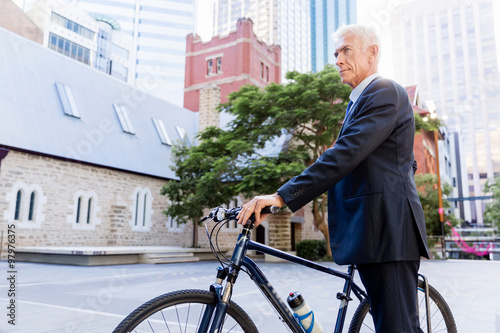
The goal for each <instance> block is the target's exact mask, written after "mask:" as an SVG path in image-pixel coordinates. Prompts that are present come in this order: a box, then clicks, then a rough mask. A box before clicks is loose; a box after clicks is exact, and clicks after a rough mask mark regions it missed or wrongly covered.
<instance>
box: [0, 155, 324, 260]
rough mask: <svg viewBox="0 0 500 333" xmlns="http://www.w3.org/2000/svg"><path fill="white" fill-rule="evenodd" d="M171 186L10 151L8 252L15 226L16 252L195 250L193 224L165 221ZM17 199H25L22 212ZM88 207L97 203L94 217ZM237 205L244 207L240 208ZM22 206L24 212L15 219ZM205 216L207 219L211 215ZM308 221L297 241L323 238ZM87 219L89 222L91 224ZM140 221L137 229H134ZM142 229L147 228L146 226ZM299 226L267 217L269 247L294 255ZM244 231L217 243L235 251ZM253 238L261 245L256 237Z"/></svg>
mask: <svg viewBox="0 0 500 333" xmlns="http://www.w3.org/2000/svg"><path fill="white" fill-rule="evenodd" d="M166 182H167V180H165V179H160V178H155V177H148V176H144V175H138V174H134V173H130V172H124V171H119V170H112V169H109V168H104V167H98V166H92V165H87V164H81V163H76V162H72V161H66V160H60V159H55V158H52V157H46V156H40V155H35V154H30V153H26V152H19V151H15V150H11V151H9V153H8V154H7V156H6V157H5V158H4V159H3V160H2V161H1V165H0V212H1V213H0V230H3V232H4V239H3V245H4V247H5V244H6V243H5V240H6V235H7V225H8V224H15V225H16V247H26V246H39V247H57V246H63V247H71V246H181V247H191V246H192V238H193V226H192V224H186V225H179V226H178V225H177V223H176V222H175V221H172V220H171V219H170V218H169V217H167V216H166V215H165V214H163V210H164V209H165V207H167V205H168V204H169V202H168V200H167V198H166V197H164V196H163V195H161V194H160V191H161V188H162V186H163V185H164V184H165V183H166ZM18 192H21V193H22V195H21V204H20V205H18V202H17V193H18ZM33 192H35V194H36V195H35V200H34V207H33V209H30V204H31V200H30V195H31V193H33ZM144 195H146V196H147V198H148V199H147V202H148V204H145V205H144V207H145V209H139V210H140V212H139V213H140V214H138V213H137V212H136V210H137V206H138V202H137V198H138V197H141V198H142V197H143V196H144ZM78 198H83V202H82V203H81V205H80V214H79V216H80V221H79V223H76V215H77V213H76V211H77V209H76V206H77V200H78ZM89 199H91V201H92V202H91V209H90V210H89V209H88V200H89ZM139 205H141V202H140V201H139ZM237 205H242V202H241V201H240V202H238V203H237ZM16 206H19V207H18V208H19V209H18V210H19V212H18V218H17V219H16V218H15V217H16ZM148 207H149V208H148ZM30 210H31V211H32V213H31V215H32V216H31V220H30V218H29V216H30ZM307 211H309V210H308V209H306V212H307ZM89 212H90V215H89V214H88V213H89ZM205 212H206V213H207V214H208V212H209V211H208V210H206V211H205ZM307 214H308V213H306V219H305V223H302V224H300V228H298V229H296V234H295V239H296V241H299V240H302V239H310V238H322V235H321V233H320V232H318V231H316V230H315V228H314V226H313V225H312V222H311V221H312V219H311V218H310V216H308V215H307ZM87 216H90V217H88V222H89V223H87ZM136 219H138V220H139V223H138V224H139V225H135V220H136ZM143 222H145V225H144V226H142V225H141V224H142V223H143ZM293 225H297V224H295V223H291V222H290V212H289V211H288V212H282V213H279V214H277V215H276V216H270V217H268V219H267V220H266V221H265V222H264V223H263V226H264V227H265V228H266V239H265V243H266V244H268V245H270V246H273V247H276V248H278V249H280V250H284V251H289V250H291V227H292V226H293ZM239 230H240V226H238V225H236V223H235V221H231V222H230V223H229V226H224V227H223V228H221V231H220V233H219V236H218V242H219V246H220V248H221V249H222V250H224V251H225V250H231V249H232V247H233V246H234V242H235V241H236V238H237V236H238V233H239ZM254 234H255V232H254ZM198 235H199V236H198V246H200V247H203V248H207V247H209V242H208V237H207V235H206V232H205V227H204V226H200V227H199V228H198ZM252 238H253V239H255V235H253V237H252Z"/></svg>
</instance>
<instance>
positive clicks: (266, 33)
mask: <svg viewBox="0 0 500 333" xmlns="http://www.w3.org/2000/svg"><path fill="white" fill-rule="evenodd" d="M242 17H247V18H250V19H251V20H252V21H253V23H254V32H255V34H256V35H257V38H259V39H261V40H262V41H263V42H265V43H266V44H267V45H279V46H281V77H282V82H284V81H285V75H286V73H287V72H288V71H293V70H295V71H298V72H301V73H306V72H309V71H310V70H311V52H310V50H311V16H310V3H309V1H306V0H289V1H284V0H215V3H214V25H213V34H214V35H215V36H220V37H223V36H226V35H228V34H229V33H230V32H231V31H234V30H235V29H236V22H237V21H238V19H239V18H242Z"/></svg>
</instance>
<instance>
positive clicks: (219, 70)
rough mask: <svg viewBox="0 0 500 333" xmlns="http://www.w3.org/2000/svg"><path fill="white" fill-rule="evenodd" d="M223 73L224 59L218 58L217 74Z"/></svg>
mask: <svg viewBox="0 0 500 333" xmlns="http://www.w3.org/2000/svg"><path fill="white" fill-rule="evenodd" d="M218 73H222V58H217V74H218Z"/></svg>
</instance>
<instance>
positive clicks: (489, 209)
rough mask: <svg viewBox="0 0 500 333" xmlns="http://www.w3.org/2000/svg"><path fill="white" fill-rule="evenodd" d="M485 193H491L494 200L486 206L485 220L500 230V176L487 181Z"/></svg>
mask: <svg viewBox="0 0 500 333" xmlns="http://www.w3.org/2000/svg"><path fill="white" fill-rule="evenodd" d="M484 193H485V194H491V196H492V199H493V202H491V203H489V204H488V205H487V206H486V209H485V211H484V215H483V218H484V222H486V223H489V224H491V226H492V227H495V228H496V229H497V231H498V232H500V176H497V177H496V178H495V179H494V180H493V182H490V180H487V181H486V184H485V185H484Z"/></svg>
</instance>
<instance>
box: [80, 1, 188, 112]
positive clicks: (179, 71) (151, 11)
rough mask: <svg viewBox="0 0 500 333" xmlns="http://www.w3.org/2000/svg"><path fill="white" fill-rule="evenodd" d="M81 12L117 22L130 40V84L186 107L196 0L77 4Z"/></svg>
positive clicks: (81, 2)
mask: <svg viewBox="0 0 500 333" xmlns="http://www.w3.org/2000/svg"><path fill="white" fill-rule="evenodd" d="M76 3H77V6H78V8H79V9H81V10H83V11H86V12H88V13H89V14H92V15H105V16H107V17H110V18H112V19H114V20H116V21H117V22H118V23H119V24H120V26H121V30H122V31H123V32H124V33H125V34H127V35H129V36H131V38H132V50H131V58H132V59H133V63H132V68H131V69H130V71H131V76H132V77H131V83H132V84H133V85H134V86H135V87H137V88H138V89H140V90H141V91H144V92H146V93H148V94H152V95H154V96H157V97H160V98H162V99H165V100H167V101H169V102H172V103H174V104H176V105H178V106H182V105H183V96H184V93H183V89H184V66H185V49H186V35H187V34H189V33H191V32H193V31H194V16H195V14H194V12H195V0H164V1H156V0H109V1H95V0H77V1H76Z"/></svg>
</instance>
